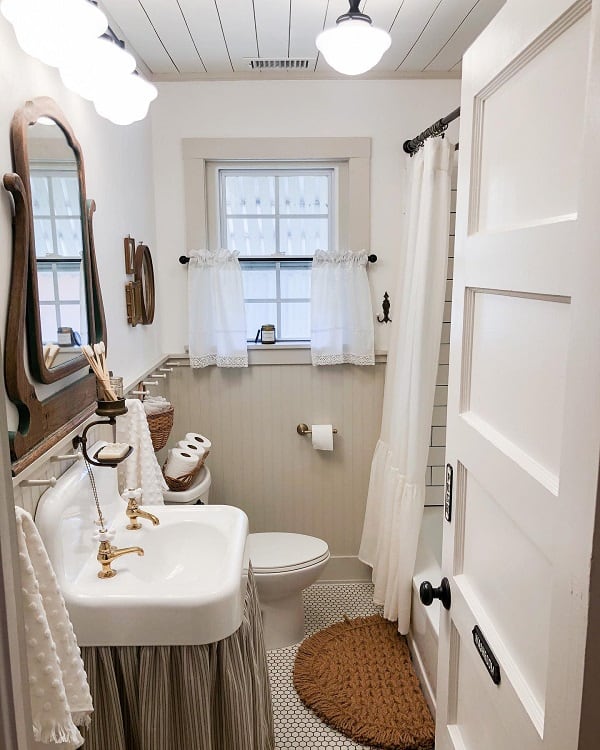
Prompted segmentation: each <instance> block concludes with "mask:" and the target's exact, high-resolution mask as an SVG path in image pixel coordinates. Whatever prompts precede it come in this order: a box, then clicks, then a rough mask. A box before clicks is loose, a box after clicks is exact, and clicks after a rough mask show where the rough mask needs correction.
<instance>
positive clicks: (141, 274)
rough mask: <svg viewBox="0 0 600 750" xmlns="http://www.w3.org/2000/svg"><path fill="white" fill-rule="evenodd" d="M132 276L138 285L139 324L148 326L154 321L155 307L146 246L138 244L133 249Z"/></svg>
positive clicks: (152, 278)
mask: <svg viewBox="0 0 600 750" xmlns="http://www.w3.org/2000/svg"><path fill="white" fill-rule="evenodd" d="M133 274H134V280H135V281H136V282H138V283H139V285H140V301H139V306H140V309H139V311H140V322H141V323H142V325H146V326H148V325H150V324H151V323H152V322H153V320H154V306H155V302H154V299H155V290H154V266H153V265H152V255H151V254H150V248H149V247H148V245H142V244H141V243H140V244H139V245H138V246H137V248H136V249H135V258H134V261H133Z"/></svg>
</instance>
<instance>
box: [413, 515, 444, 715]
mask: <svg viewBox="0 0 600 750" xmlns="http://www.w3.org/2000/svg"><path fill="white" fill-rule="evenodd" d="M443 513H444V509H443V507H441V506H438V507H430V508H425V511H424V514H423V522H422V525H421V534H420V536H419V546H418V548H417V559H416V563H415V574H414V576H413V587H412V614H411V623H410V632H409V634H408V645H409V648H410V650H411V652H412V657H413V664H414V667H415V670H416V672H417V674H418V676H419V679H420V681H421V687H422V688H423V693H424V694H425V698H426V699H427V703H428V704H429V708H430V709H431V712H432V713H433V715H434V716H435V706H436V702H435V696H436V678H437V657H438V639H439V623H440V606H441V605H440V602H439V601H438V600H437V599H435V600H434V601H433V603H432V604H431V605H430V606H429V607H425V606H424V605H423V604H421V600H420V599H419V586H420V585H421V583H422V581H431V583H432V584H433V585H434V586H438V585H439V582H440V580H441V578H442V574H441V569H442V520H443V517H444V515H443Z"/></svg>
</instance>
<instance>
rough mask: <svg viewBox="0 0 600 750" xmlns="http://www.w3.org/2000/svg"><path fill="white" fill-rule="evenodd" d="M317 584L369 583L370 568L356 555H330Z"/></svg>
mask: <svg viewBox="0 0 600 750" xmlns="http://www.w3.org/2000/svg"><path fill="white" fill-rule="evenodd" d="M318 582H319V583H341V582H345V583H349V582H358V583H367V582H368V583H370V582H371V568H370V567H369V566H368V565H365V564H364V562H361V561H360V560H359V559H358V557H357V556H356V555H332V556H331V557H330V558H329V562H328V563H327V565H326V566H325V569H324V570H323V573H322V574H321V577H320V578H319V581H318Z"/></svg>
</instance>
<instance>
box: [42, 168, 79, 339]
mask: <svg viewBox="0 0 600 750" xmlns="http://www.w3.org/2000/svg"><path fill="white" fill-rule="evenodd" d="M31 195H32V205H33V224H34V235H35V252H36V260H37V270H38V293H39V298H40V300H39V301H40V319H41V324H42V342H43V343H44V344H46V343H49V342H55V341H57V331H58V329H59V328H60V327H63V326H68V327H69V328H72V329H73V331H76V332H78V333H80V334H81V335H82V340H87V334H86V332H85V331H84V330H82V329H84V328H86V327H87V324H86V313H85V310H82V308H81V300H82V298H85V295H84V294H83V290H82V285H83V275H82V267H81V264H82V257H81V248H82V247H83V244H82V243H83V239H82V236H81V208H80V203H79V178H78V175H77V173H76V172H75V173H73V171H72V165H66V167H65V169H61V168H60V166H59V165H58V166H57V165H56V164H55V163H53V164H52V168H44V167H42V166H36V168H34V169H32V172H31Z"/></svg>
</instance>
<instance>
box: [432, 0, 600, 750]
mask: <svg viewBox="0 0 600 750" xmlns="http://www.w3.org/2000/svg"><path fill="white" fill-rule="evenodd" d="M594 3H595V0H594ZM594 3H592V2H591V0H580V1H578V2H572V0H571V1H569V0H543V1H542V0H508V2H507V4H506V5H505V6H504V8H503V9H502V10H501V11H500V12H499V14H498V15H497V16H496V18H495V19H494V20H493V21H492V23H491V24H490V26H489V27H488V28H487V29H486V30H485V31H484V32H483V34H482V35H481V36H480V37H479V39H478V40H477V41H476V42H475V43H474V45H473V46H472V47H471V48H470V50H469V51H468V53H467V55H466V56H465V58H464V60H463V87H462V101H461V128H460V163H459V178H458V207H457V222H456V250H455V265H454V273H455V275H454V294H453V327H452V341H451V358H450V385H449V407H448V447H447V460H448V462H449V464H450V465H451V466H452V468H453V474H454V476H453V480H454V493H453V508H452V515H451V520H450V521H449V522H445V523H444V547H443V570H444V574H445V576H446V577H447V578H448V579H449V583H450V589H451V595H452V602H451V607H450V609H449V610H446V609H442V617H441V627H440V649H439V667H438V679H437V684H438V696H437V698H438V705H437V731H436V750H450V749H452V750H459V749H460V750H508V749H509V748H510V749H512V748H515V749H518V750H575V748H576V747H577V735H578V727H579V715H580V706H581V691H582V679H583V670H584V649H585V638H586V627H587V610H588V583H589V564H590V558H591V551H592V530H593V524H594V513H595V502H596V487H597V479H598V456H599V445H600V439H599V427H598V425H599V424H600V399H599V396H598V392H599V390H600V374H599V373H600V366H599V354H598V349H599V347H598V343H599V341H600V336H599V331H598V321H599V320H600V293H598V291H597V289H595V287H597V285H598V282H599V281H600V267H599V260H598V258H599V256H600V248H599V247H598V239H597V238H598V237H600V211H599V210H598V209H597V207H596V201H597V200H600V190H598V189H597V188H596V185H598V184H599V183H600V169H599V168H598V165H599V163H600V138H599V137H598V135H597V129H598V113H599V112H600V104H599V102H598V93H597V91H598V84H599V78H600V76H599V67H600V66H599V65H598V61H597V60H596V59H595V58H594V54H596V51H595V49H594V45H593V38H594V35H595V34H597V32H596V31H595V29H597V27H598V19H597V11H598V7H596V6H595V5H594ZM592 5H594V8H593V9H592ZM590 60H591V63H590ZM596 195H597V196H598V198H596V197H595V196H596ZM434 585H435V583H434ZM484 642H485V643H487V648H486V647H485V646H484V645H482V644H483V643H484ZM494 678H495V679H494Z"/></svg>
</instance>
